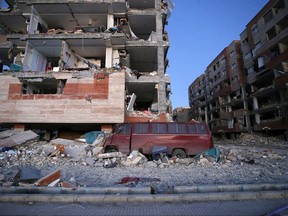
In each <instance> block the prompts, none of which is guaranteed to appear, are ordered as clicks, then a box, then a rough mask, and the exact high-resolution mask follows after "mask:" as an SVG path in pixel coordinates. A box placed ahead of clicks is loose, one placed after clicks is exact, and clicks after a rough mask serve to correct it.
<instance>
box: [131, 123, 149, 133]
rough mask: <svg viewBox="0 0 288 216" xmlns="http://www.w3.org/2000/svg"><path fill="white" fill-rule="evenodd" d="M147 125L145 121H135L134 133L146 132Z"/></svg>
mask: <svg viewBox="0 0 288 216" xmlns="http://www.w3.org/2000/svg"><path fill="white" fill-rule="evenodd" d="M148 129H149V125H148V124H147V123H135V127H134V133H135V134H147V133H148Z"/></svg>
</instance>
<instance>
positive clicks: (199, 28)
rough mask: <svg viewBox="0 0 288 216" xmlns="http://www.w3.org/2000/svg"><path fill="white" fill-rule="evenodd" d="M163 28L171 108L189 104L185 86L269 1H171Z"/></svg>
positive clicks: (198, 74)
mask: <svg viewBox="0 0 288 216" xmlns="http://www.w3.org/2000/svg"><path fill="white" fill-rule="evenodd" d="M173 2H174V4H175V6H174V9H173V11H172V14H171V16H170V18H169V20H168V26H166V30H167V32H168V36H169V40H170V48H169V51H168V59H169V67H168V68H167V71H166V73H168V74H169V76H170V79H171V88H172V94H171V96H170V99H171V101H172V106H173V109H175V108H177V107H186V106H189V100H188V87H189V85H190V84H191V83H192V82H193V81H194V80H195V79H196V78H197V77H199V76H200V75H201V74H202V73H204V71H205V69H206V67H207V66H208V65H209V64H210V63H211V62H212V61H213V60H214V59H215V57H217V55H218V54H219V53H220V52H221V51H222V50H223V49H224V48H225V47H227V46H228V45H229V44H230V43H231V42H232V41H233V40H240V33H241V32H242V31H244V29H245V27H246V25H247V24H248V23H249V21H250V20H251V19H252V18H253V17H254V16H255V15H256V14H257V13H258V12H259V11H260V10H261V9H262V8H263V7H264V6H265V5H266V4H267V3H268V2H269V0H173Z"/></svg>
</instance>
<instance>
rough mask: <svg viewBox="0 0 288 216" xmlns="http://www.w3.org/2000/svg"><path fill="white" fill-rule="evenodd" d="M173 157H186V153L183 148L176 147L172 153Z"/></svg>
mask: <svg viewBox="0 0 288 216" xmlns="http://www.w3.org/2000/svg"><path fill="white" fill-rule="evenodd" d="M172 157H177V158H186V153H185V151H184V150H182V149H175V150H174V151H173V153H172Z"/></svg>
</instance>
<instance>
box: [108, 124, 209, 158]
mask: <svg viewBox="0 0 288 216" xmlns="http://www.w3.org/2000/svg"><path fill="white" fill-rule="evenodd" d="M154 146H166V147H167V150H168V155H171V156H177V157H179V158H185V157H187V156H188V155H196V154H198V153H201V152H203V151H205V150H208V149H210V148H213V147H214V145H213V141H212V136H211V132H210V130H209V128H208V126H207V125H206V124H204V123H177V122H141V123H122V124H117V125H115V126H114V128H113V130H112V133H111V134H110V135H109V136H108V137H107V138H106V140H105V143H104V148H105V152H111V151H120V152H122V153H124V154H129V153H130V152H131V151H133V150H138V151H139V152H141V153H143V154H146V155H151V154H152V148H153V147H154Z"/></svg>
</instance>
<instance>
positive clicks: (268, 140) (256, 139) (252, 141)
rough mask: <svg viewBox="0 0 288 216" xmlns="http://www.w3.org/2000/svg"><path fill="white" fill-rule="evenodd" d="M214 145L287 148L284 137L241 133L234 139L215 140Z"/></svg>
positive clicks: (287, 143)
mask: <svg viewBox="0 0 288 216" xmlns="http://www.w3.org/2000/svg"><path fill="white" fill-rule="evenodd" d="M215 143H216V144H220V145H228V144H232V145H244V146H262V145H263V146H287V145H288V142H287V141H285V139H284V136H283V137H281V136H278V137H275V136H263V135H257V134H247V133H242V134H240V135H239V136H238V137H237V138H236V139H227V140H223V139H221V140H216V139H215Z"/></svg>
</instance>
